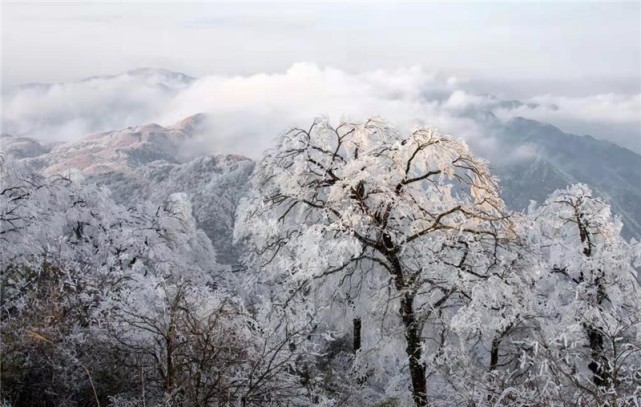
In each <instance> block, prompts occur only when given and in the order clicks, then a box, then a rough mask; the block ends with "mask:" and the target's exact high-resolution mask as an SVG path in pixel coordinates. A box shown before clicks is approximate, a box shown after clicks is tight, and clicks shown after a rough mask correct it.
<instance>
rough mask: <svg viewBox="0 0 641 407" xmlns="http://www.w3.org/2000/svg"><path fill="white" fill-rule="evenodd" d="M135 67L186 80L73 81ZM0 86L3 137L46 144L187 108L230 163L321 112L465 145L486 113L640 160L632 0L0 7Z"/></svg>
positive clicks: (638, 24)
mask: <svg viewBox="0 0 641 407" xmlns="http://www.w3.org/2000/svg"><path fill="white" fill-rule="evenodd" d="M140 67H154V68H165V69H169V70H172V71H178V72H183V73H186V74H188V75H191V76H194V77H197V78H199V79H198V80H197V81H191V82H189V85H188V86H187V85H185V86H182V85H180V83H169V82H170V80H169V79H167V78H165V77H164V76H163V75H164V74H161V75H160V77H158V76H157V75H155V74H153V72H156V71H145V72H148V73H149V72H151V73H150V74H145V75H140V74H138V75H133V76H132V75H119V76H114V77H102V78H98V79H94V80H93V81H88V82H87V81H85V82H78V80H80V79H82V78H86V77H89V76H99V75H113V74H117V73H121V72H124V71H128V70H131V69H135V68H140ZM139 73H140V72H139ZM170 76H171V75H170ZM159 78H160V79H159ZM163 78H164V79H163ZM2 81H3V83H2V85H3V86H2V89H3V93H2V120H1V122H0V130H2V131H4V132H9V133H11V134H13V135H22V136H32V137H36V138H41V139H46V140H75V139H77V138H79V137H82V136H85V135H87V134H90V133H92V132H97V131H106V130H113V129H118V128H122V127H126V126H130V125H136V124H142V123H148V122H152V121H153V122H157V123H161V124H163V125H168V124H171V123H173V122H175V121H177V120H180V119H181V118H184V117H186V116H188V115H191V114H195V113H199V112H206V113H209V114H210V115H211V116H212V117H216V118H217V121H218V124H219V126H218V128H217V129H216V132H217V135H220V134H223V133H224V134H226V135H227V136H226V137H227V138H226V139H225V141H224V142H222V141H219V140H217V142H216V143H214V144H215V146H216V147H217V148H218V147H220V146H221V145H222V144H224V143H226V142H228V141H229V140H235V139H238V138H239V137H240V135H243V134H244V135H245V136H243V137H245V138H244V139H243V140H245V141H246V142H243V143H241V144H242V145H241V146H240V150H241V151H245V150H247V149H250V148H254V149H257V148H258V147H256V146H260V147H263V146H267V145H268V144H269V143H270V142H271V140H272V137H273V136H274V135H275V134H277V133H278V132H279V131H281V130H282V129H284V128H286V127H287V126H288V125H292V124H293V123H298V122H299V121H300V122H302V123H306V121H309V120H311V119H312V118H313V117H314V116H316V115H319V114H329V115H330V116H331V117H332V118H334V119H336V118H337V117H340V116H341V115H349V116H352V117H366V116H371V115H381V116H383V117H386V118H388V119H391V120H392V121H393V122H395V123H397V124H398V125H401V126H412V125H414V124H416V123H418V122H421V123H425V124H433V125H437V126H440V127H441V128H442V129H445V130H447V131H453V132H456V133H457V134H459V135H462V136H464V137H466V138H467V139H474V138H475V137H476V138H477V139H478V134H479V133H482V132H483V130H481V129H480V128H477V126H476V125H474V126H471V127H470V126H469V123H470V119H474V120H476V119H478V118H479V117H481V116H482V114H481V112H486V113H487V112H492V113H493V114H494V115H496V116H497V117H500V118H501V119H502V120H509V119H510V118H512V117H517V116H520V117H526V118H531V119H535V120H539V121H543V122H547V123H551V124H554V125H556V126H559V127H560V128H561V129H562V130H564V131H567V132H572V133H575V134H580V135H583V134H590V135H593V136H595V137H597V138H602V139H607V140H610V141H613V142H615V143H618V144H620V145H623V146H626V147H628V148H631V149H632V150H634V151H636V152H638V153H641V2H629V3H588V2H574V3H554V2H536V3H534V2H530V3H525V2H522V3H514V2H513V3H498V2H495V3H478V2H476V3H470V2H468V3H456V4H453V3H444V2H440V3H425V4H394V3H376V4H364V3H352V4H337V3H334V4H320V3H319V4H285V3H281V4H273V3H272V4H266V3H235V4H232V3H225V4H214V3H206V2H202V3H167V2H160V1H156V2H141V3H131V2H109V3H79V2H75V3H27V2H24V1H21V2H15V3H7V2H3V3H2ZM178 81H179V82H180V81H181V80H178ZM27 82H52V83H63V82H64V83H63V84H60V85H56V86H53V87H20V88H16V87H15V85H17V84H21V83H27ZM512 99H518V100H520V101H521V102H523V103H522V104H520V105H512V104H510V103H511V102H507V103H508V104H507V105H506V104H501V103H500V101H506V100H512ZM240 117H242V120H240V121H239V120H238V118H240ZM223 124H224V126H223ZM238 126H240V127H238ZM261 143H262V144H261ZM477 144H478V143H477Z"/></svg>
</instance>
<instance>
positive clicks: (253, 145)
mask: <svg viewBox="0 0 641 407" xmlns="http://www.w3.org/2000/svg"><path fill="white" fill-rule="evenodd" d="M477 89H478V87H477V86H475V84H474V82H470V81H467V80H465V79H461V78H456V77H453V76H448V75H444V74H438V73H433V72H429V71H426V70H424V69H421V68H420V67H411V68H403V69H397V70H377V71H369V72H348V71H345V70H341V69H335V68H331V67H323V68H322V67H319V66H317V65H315V64H310V63H298V64H294V65H292V66H291V67H290V68H289V69H288V70H287V71H285V72H283V73H274V74H255V75H248V76H221V75H212V76H204V77H201V78H191V77H188V76H186V75H182V74H176V73H173V72H169V71H164V70H156V69H141V70H135V71H131V72H128V73H124V74H119V75H113V76H102V77H93V78H88V79H85V80H82V81H77V82H67V83H57V84H28V85H20V86H16V87H12V88H9V89H6V90H4V91H3V92H2V123H1V124H2V132H3V133H8V134H11V135H14V136H27V137H33V138H36V139H39V140H41V141H44V142H53V141H73V140H76V139H79V138H81V137H83V136H86V135H89V134H93V133H97V132H102V131H109V130H115V129H120V128H124V127H128V126H134V125H140V124H145V123H152V122H153V123H158V124H161V125H164V126H169V125H172V124H173V123H175V122H178V121H180V120H182V119H184V118H185V117H187V116H190V115H193V114H196V113H206V114H207V117H208V121H207V123H208V126H207V129H206V131H203V133H202V134H201V135H200V136H199V137H197V138H196V139H194V142H193V145H192V148H194V149H195V150H199V151H201V152H202V151H211V152H220V153H239V154H244V155H247V156H250V157H253V158H255V157H258V156H260V154H261V153H262V151H263V150H265V149H267V148H269V147H270V146H272V145H273V142H274V139H275V138H276V137H277V136H278V135H279V134H280V133H282V132H283V131H284V130H285V129H287V128H288V127H290V126H305V127H307V126H309V124H310V123H311V122H312V121H313V119H314V118H315V117H318V116H319V115H325V116H328V117H330V119H331V120H333V121H336V122H338V121H339V120H341V119H347V120H360V119H363V118H365V117H369V116H377V115H378V116H382V117H384V118H385V119H387V120H389V121H390V122H392V123H393V124H394V125H396V126H397V127H398V128H399V129H401V130H404V131H406V130H409V129H411V128H412V127H414V126H416V125H430V126H433V127H437V128H439V129H440V130H441V131H442V132H445V133H450V134H453V135H456V136H459V137H463V138H464V139H466V140H467V141H468V143H469V144H470V145H471V146H472V148H473V149H475V151H477V153H479V154H481V155H483V156H486V157H488V158H492V157H493V156H496V155H497V151H499V150H500V146H498V145H497V141H496V139H495V138H494V137H493V136H492V128H493V126H496V125H497V123H499V124H500V123H505V122H506V121H509V120H510V119H512V118H515V117H525V118H530V119H534V120H538V121H542V122H547V123H551V124H553V125H556V126H558V127H560V128H561V129H562V130H563V131H566V132H570V133H575V134H580V135H583V134H590V135H592V136H594V137H596V138H600V139H606V140H609V141H612V142H614V143H617V144H619V145H621V146H624V147H627V148H630V149H632V150H633V151H635V152H637V153H641V94H634V93H632V94H621V93H607V94H596V95H587V96H564V95H551V94H546V95H538V96H533V97H528V98H527V99H526V100H523V99H521V100H513V99H510V98H509V97H506V96H505V95H508V96H509V94H510V90H509V89H497V92H496V94H500V95H503V96H502V97H496V96H493V95H490V94H487V93H483V92H480V91H478V90H477ZM520 153H522V154H528V153H529V152H528V151H525V150H524V151H522V152H520ZM520 153H518V154H513V155H512V158H517V159H518V156H519V154H520Z"/></svg>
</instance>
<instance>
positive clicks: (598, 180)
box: [0, 69, 641, 264]
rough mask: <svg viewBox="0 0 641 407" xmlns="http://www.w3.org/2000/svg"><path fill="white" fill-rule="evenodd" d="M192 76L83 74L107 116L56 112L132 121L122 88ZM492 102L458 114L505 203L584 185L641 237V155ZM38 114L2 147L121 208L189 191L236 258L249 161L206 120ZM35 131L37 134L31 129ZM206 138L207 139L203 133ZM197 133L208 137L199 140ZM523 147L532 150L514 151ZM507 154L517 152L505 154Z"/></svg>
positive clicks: (176, 85) (171, 87)
mask: <svg viewBox="0 0 641 407" xmlns="http://www.w3.org/2000/svg"><path fill="white" fill-rule="evenodd" d="M195 81H196V79H195V78H191V77H189V76H187V75H184V74H180V73H176V72H170V71H166V70H157V69H139V70H135V71H130V72H127V73H125V74H120V75H114V76H101V77H93V78H88V79H85V80H83V81H80V82H75V83H72V85H71V86H72V87H79V88H81V89H84V90H85V91H86V92H90V93H91V92H94V91H95V89H98V88H101V87H105V84H109V89H113V100H112V96H111V95H112V94H111V93H109V95H108V96H109V97H108V98H107V99H106V100H109V101H112V102H113V103H114V109H115V110H113V111H111V115H112V116H113V117H111V118H109V120H107V119H106V118H103V117H102V116H100V114H98V113H99V112H96V111H94V110H95V109H93V105H90V106H85V107H86V108H82V107H78V109H76V110H74V111H73V112H72V111H69V112H67V110H68V109H66V108H65V109H66V110H64V112H62V113H69V114H72V113H74V114H78V115H79V117H80V116H81V117H84V119H83V120H84V121H83V123H85V124H87V123H89V124H91V126H93V124H96V123H97V124H96V126H97V128H105V126H108V125H113V121H112V120H111V119H113V118H114V117H116V116H117V117H116V118H117V119H118V120H120V119H122V118H124V119H122V120H124V121H125V122H130V121H131V120H130V119H131V118H132V117H133V116H128V115H127V109H129V107H128V106H129V105H131V106H132V108H133V109H139V110H140V109H142V110H141V111H143V113H144V114H151V113H150V112H151V111H152V110H153V109H152V110H149V109H148V108H147V107H144V106H143V107H140V106H137V105H135V102H136V101H137V100H138V99H136V96H135V95H136V92H133V93H131V94H130V95H129V96H128V99H127V98H125V100H124V101H122V100H121V102H119V103H116V102H117V101H118V100H120V99H118V98H119V96H117V95H118V94H122V93H123V92H125V90H126V89H129V88H131V87H134V88H135V90H136V91H137V92H142V93H145V94H152V95H154V97H156V98H159V99H161V100H160V101H159V103H164V102H163V101H169V100H170V99H164V98H165V97H166V95H169V94H171V95H173V94H175V93H177V92H179V91H180V90H181V89H185V88H188V87H189V86H191V85H192V84H193V83H194V82H195ZM61 89H63V90H61ZM64 89H67V88H65V87H64V86H63V84H30V85H22V86H21V87H17V88H14V89H11V90H9V91H8V92H5V93H3V98H7V100H13V101H15V100H16V99H15V98H23V97H27V96H29V97H31V96H33V97H35V96H38V95H42V96H43V97H44V95H51V94H52V93H55V92H59V91H60V92H68V90H64ZM21 92H22V93H21ZM24 92H26V93H24ZM25 95H26V96H25ZM12 98H13V99H12ZM121 99H122V98H121ZM29 100H31V99H29ZM34 100H37V98H36V99H34ZM104 100H105V99H104V98H102V99H100V102H101V103H104ZM499 102H500V101H498V99H497V101H496V103H494V104H498V105H497V106H499V107H505V106H504V105H505V104H506V103H508V104H510V106H511V105H513V104H515V103H516V104H518V103H520V102H518V101H507V102H505V101H503V102H500V103H499ZM96 103H98V101H96ZM134 105H135V106H134ZM96 106H98V105H97V104H96ZM100 106H102V105H100ZM492 106H493V105H492V104H490V106H489V107H487V108H483V109H476V110H471V111H468V110H469V109H468V110H465V111H461V112H460V114H461V115H463V116H462V117H463V118H464V119H465V120H467V119H470V118H471V119H472V120H474V121H475V122H476V123H481V127H482V128H483V129H485V130H484V131H486V132H487V133H488V134H489V135H490V136H491V137H492V138H493V139H494V140H495V141H496V142H497V144H498V145H499V152H498V153H494V158H492V157H489V158H490V165H491V167H492V171H493V172H494V174H496V175H497V176H498V177H499V178H500V180H501V185H502V190H503V191H502V192H503V197H504V199H505V200H506V202H507V203H508V205H510V206H511V208H513V209H515V210H524V209H525V208H527V206H528V205H529V204H530V201H531V200H535V201H538V202H541V201H543V200H545V198H546V197H547V196H548V195H549V194H550V193H551V192H552V191H554V190H555V189H558V188H563V187H565V186H567V185H570V184H573V183H577V182H582V183H586V184H588V185H590V186H591V187H592V188H593V190H594V191H595V193H596V194H598V195H600V196H602V197H604V198H605V199H607V200H608V201H609V202H610V204H611V205H612V208H613V211H614V212H615V213H616V214H617V215H619V216H621V218H622V220H623V223H624V230H623V233H624V235H625V236H626V237H628V238H630V237H635V238H637V239H639V237H641V156H639V155H638V154H636V153H635V152H633V151H631V150H628V149H626V148H623V147H620V146H618V145H616V144H613V143H611V142H607V141H602V140H598V139H595V138H593V137H590V136H576V135H572V134H568V133H565V132H563V131H561V130H560V129H558V128H556V127H554V126H551V125H548V124H545V123H541V122H537V121H533V120H527V119H523V118H516V119H511V120H499V119H498V118H497V117H496V116H494V114H493V110H492V108H493V107H492ZM494 107H496V106H494ZM101 108H102V107H101ZM83 109H84V110H83ZM145 109H147V110H145ZM148 110H149V111H148ZM138 113H140V112H138ZM34 114H35V115H36V116H34V118H31V116H29V117H23V116H12V117H14V119H11V120H8V119H7V118H6V117H5V116H3V119H5V123H3V124H4V126H3V128H4V129H5V131H9V132H13V134H12V135H10V134H2V135H1V136H0V148H1V151H2V152H3V153H5V154H10V155H13V156H14V157H16V158H17V159H20V160H23V161H25V162H28V163H29V164H30V165H32V166H33V167H34V168H36V169H37V170H39V171H41V172H42V173H44V174H46V175H52V174H56V173H63V174H65V173H66V174H71V173H76V174H79V175H81V176H82V177H83V178H84V179H85V181H86V182H92V183H96V184H99V185H103V186H106V187H108V188H109V189H110V190H111V194H112V196H113V198H114V199H115V200H116V201H118V202H120V203H123V204H132V203H134V202H136V201H139V200H151V201H157V202H160V201H162V200H163V199H164V198H165V197H167V196H168V195H169V194H171V193H174V192H185V193H187V194H189V195H191V198H192V201H193V208H194V216H195V218H196V220H197V222H198V224H199V227H200V228H202V229H203V230H204V231H205V232H206V233H207V234H208V235H209V237H210V238H211V239H212V241H213V243H214V245H215V247H216V248H217V249H218V253H219V257H220V258H219V260H220V262H221V263H226V264H232V263H234V261H235V259H236V258H237V257H236V256H237V253H235V252H234V248H233V245H232V244H231V241H232V230H233V222H234V213H235V209H236V206H237V204H238V202H239V200H240V198H241V197H242V196H243V194H244V193H245V192H246V190H247V186H248V185H247V182H248V179H249V176H250V175H251V173H252V171H253V168H254V161H252V160H251V159H249V158H247V157H244V156H240V155H225V154H215V153H216V152H221V151H217V146H216V145H215V143H212V142H211V140H215V139H216V137H209V136H211V134H209V133H212V132H215V131H216V130H212V127H210V126H208V121H209V120H210V117H209V116H207V115H205V114H197V115H194V116H190V117H187V118H185V119H184V120H182V121H180V122H178V123H176V124H174V125H170V126H161V125H158V124H144V125H136V126H130V127H125V128H121V129H118V130H110V131H104V132H99V133H95V134H91V135H88V136H86V137H84V138H81V139H79V140H76V141H71V142H66V143H51V142H45V141H42V140H43V138H42V137H41V138H39V139H36V138H32V137H29V136H30V134H33V133H37V134H41V131H42V129H45V130H46V128H47V127H46V126H45V125H47V126H53V127H55V126H56V125H57V123H58V116H56V114H61V113H60V112H58V111H57V110H55V111H52V112H50V113H47V114H46V115H45V116H42V117H41V116H37V114H36V113H34ZM144 114H143V115H142V116H143V117H146V116H145V115H144ZM136 117H137V116H136ZM18 119H20V120H19V121H16V120H18ZM32 119H33V120H32ZM125 119H126V120H125ZM7 120H8V121H7ZM12 120H13V121H12ZM118 120H116V122H118V123H120V121H118ZM18 124H20V125H18ZM34 126H35V127H34ZM43 126H44V127H43ZM65 126H66V125H65ZM91 126H90V127H91ZM35 128H38V129H40V131H39V132H38V131H31V129H35ZM63 128H66V127H64V126H63ZM92 128H93V127H92ZM208 132H209V133H208ZM203 134H208V136H207V137H204V138H203V137H202V136H203ZM213 136H215V134H214V135H213ZM263 136H264V135H263ZM203 139H204V140H205V141H206V140H210V141H209V142H206V145H203ZM212 151H213V152H214V154H211V153H210V152H212ZM522 151H527V152H528V153H527V154H519V153H518V152H522ZM254 153H255V152H254ZM249 154H251V153H248V155H249ZM505 157H517V158H516V159H502V158H505Z"/></svg>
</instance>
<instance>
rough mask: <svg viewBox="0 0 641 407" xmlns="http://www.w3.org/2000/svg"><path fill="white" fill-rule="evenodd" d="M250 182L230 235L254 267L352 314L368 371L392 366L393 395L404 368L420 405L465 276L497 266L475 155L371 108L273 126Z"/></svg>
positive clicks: (486, 187) (489, 182)
mask: <svg viewBox="0 0 641 407" xmlns="http://www.w3.org/2000/svg"><path fill="white" fill-rule="evenodd" d="M252 185H253V188H254V190H253V194H252V195H250V197H249V198H248V199H247V200H246V201H245V202H244V203H243V204H241V208H240V209H239V218H240V221H239V224H238V226H237V229H236V236H237V238H238V239H242V238H245V239H247V241H248V244H249V245H250V247H251V248H252V249H253V251H254V253H255V258H254V261H253V264H254V265H257V266H258V267H259V268H260V269H261V271H262V272H263V273H265V274H266V275H268V276H270V277H269V278H271V281H272V282H273V281H277V282H279V283H283V282H285V284H288V285H286V289H285V290H286V292H287V293H290V294H292V293H302V294H303V295H304V296H306V298H307V299H308V300H309V301H311V302H315V301H321V302H322V301H325V303H324V304H323V305H319V306H318V309H317V310H319V312H320V311H322V309H326V308H327V307H330V309H333V308H332V307H333V305H332V304H334V305H335V304H336V303H338V304H339V305H340V308H342V309H349V310H350V311H349V312H348V313H349V314H351V315H352V316H353V318H354V319H356V320H358V319H362V321H359V322H358V324H354V326H357V327H358V326H362V328H360V329H362V331H363V333H362V334H361V335H362V337H363V342H364V343H363V344H362V345H361V346H362V348H361V349H359V354H361V355H363V356H364V359H363V363H366V362H365V360H366V359H367V358H366V357H365V356H366V355H372V354H373V355H375V356H374V358H375V359H377V360H378V362H377V363H376V366H374V367H373V369H375V370H376V369H378V370H385V369H392V370H394V367H396V375H395V376H392V377H394V378H393V380H388V382H389V383H388V384H387V389H386V392H387V393H388V394H392V395H394V396H395V397H401V398H403V397H406V394H407V393H403V392H404V389H407V387H406V386H405V385H404V383H407V381H406V379H403V378H402V376H399V373H400V372H401V371H402V370H403V369H405V368H406V369H407V371H408V372H409V379H410V382H411V398H409V400H413V402H414V403H415V404H416V405H419V406H424V405H427V403H428V398H429V397H428V384H427V381H428V376H431V375H433V374H434V373H435V366H438V365H439V364H441V365H442V364H445V363H446V362H445V361H446V360H447V358H448V355H449V354H450V350H452V349H453V348H454V347H455V345H453V344H452V343H451V341H450V338H449V334H450V332H451V328H452V326H451V321H452V317H453V316H454V315H455V313H456V312H457V310H459V309H461V307H463V305H464V304H466V303H468V302H469V301H470V300H473V296H474V295H476V294H475V287H481V285H482V284H481V283H486V282H488V281H494V280H503V281H504V277H505V276H504V275H502V273H503V272H505V270H506V268H505V267H503V266H505V265H504V264H503V259H502V256H501V253H500V252H501V250H502V246H503V243H504V241H505V240H506V239H508V238H511V237H513V235H514V230H513V228H512V227H511V223H510V221H509V219H508V218H507V216H506V211H505V208H504V204H503V201H502V200H501V199H500V197H499V188H498V185H497V182H496V179H495V178H493V177H492V175H491V174H490V172H489V170H488V168H487V165H486V164H485V163H484V162H483V161H482V160H479V159H477V158H475V157H474V156H473V155H472V154H471V153H470V152H469V150H468V148H467V146H466V145H465V143H464V142H462V141H460V140H456V139H454V138H452V137H449V136H443V135H441V134H439V133H438V132H437V131H435V130H433V129H429V128H418V129H416V130H414V131H413V132H412V133H411V134H409V135H402V134H400V133H399V132H397V131H396V130H394V129H393V128H391V127H390V126H389V125H387V124H386V123H385V122H383V121H382V120H379V119H370V120H367V121H365V122H362V123H355V124H354V123H341V124H340V125H338V126H337V127H332V126H331V125H330V124H329V123H328V122H327V121H326V120H317V121H315V122H314V123H313V124H312V126H311V127H310V128H309V129H299V128H295V129H292V130H290V131H288V132H287V133H286V134H284V135H283V136H282V137H281V139H280V141H279V143H278V147H277V148H276V149H275V150H274V151H272V152H271V153H269V154H268V155H267V156H266V157H265V158H264V159H263V160H261V161H260V162H259V163H258V164H257V167H256V170H255V172H254V175H253V179H252ZM507 284H509V283H507ZM495 288H496V287H495ZM479 289H480V288H479ZM290 298H291V295H290ZM309 301H308V302H309ZM318 304H320V303H318ZM328 304H329V305H328ZM348 305H349V306H348ZM506 305H507V304H506V303H504V304H503V305H502V306H501V308H500V309H503V310H504V311H505V312H503V315H505V318H506V319H509V318H510V317H512V318H514V315H511V310H509V309H506ZM392 311H394V312H395V313H396V316H395V317H394V316H392V317H391V318H390V316H391V315H390V314H392ZM489 311H490V312H492V310H489ZM343 314H345V311H343ZM495 314H496V315H497V316H498V317H500V315H501V314H500V313H495ZM307 315H309V314H307ZM340 315H341V313H339V312H332V314H331V316H332V318H329V319H328V318H325V320H323V319H322V318H321V319H319V322H321V323H325V326H331V321H330V320H333V321H334V323H335V322H336V320H338V319H340V318H339V316H340ZM372 316H373V318H372ZM319 318H320V317H319ZM470 321H471V319H470ZM474 321H475V323H484V322H483V320H482V319H475V320H474ZM398 322H400V324H398ZM507 324H509V322H507V323H506V325H505V326H507ZM349 326H350V327H351V326H352V324H349ZM505 326H504V327H503V328H505ZM377 332H378V333H380V336H378V338H385V339H384V340H380V339H376V337H377ZM357 335H358V333H357ZM400 349H404V357H401V355H402V354H403V352H402V351H401V353H400V354H399V352H398V351H399V350H400ZM374 358H371V359H370V362H372V361H373V359H374ZM366 364H367V363H366ZM365 370H366V371H367V369H365ZM366 371H365V372H361V373H363V374H365V375H367V372H366ZM388 379H389V377H388ZM434 380H435V381H436V380H437V379H434ZM442 385H443V383H436V382H435V387H441V388H442ZM405 400H408V399H407V398H405Z"/></svg>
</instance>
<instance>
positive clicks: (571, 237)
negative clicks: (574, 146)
mask: <svg viewBox="0 0 641 407" xmlns="http://www.w3.org/2000/svg"><path fill="white" fill-rule="evenodd" d="M530 215H531V218H532V220H533V225H534V227H535V229H534V233H535V234H536V235H537V236H538V238H537V239H536V240H537V242H536V243H537V245H535V247H536V246H538V248H539V251H540V256H541V259H542V260H543V261H544V263H545V264H546V268H547V271H548V273H547V275H546V276H545V278H544V279H543V280H542V281H541V282H540V283H539V287H538V289H539V291H540V292H541V297H542V298H544V300H541V301H540V302H539V304H540V307H541V309H540V312H539V314H540V315H541V317H542V320H541V324H540V326H541V335H540V338H541V342H542V343H541V344H542V346H541V347H540V348H541V355H542V356H544V357H545V363H544V367H545V368H546V370H547V373H546V375H547V376H548V378H549V379H548V380H550V381H552V380H551V378H556V379H557V383H562V385H561V386H558V385H557V387H558V390H559V393H560V394H559V395H558V397H562V398H564V399H566V400H567V399H570V400H572V401H574V402H579V403H581V402H589V403H594V404H597V405H628V403H632V400H636V399H637V398H638V397H639V389H640V388H641V387H640V386H641V368H640V366H641V286H640V285H639V280H638V276H637V271H636V270H635V268H634V265H635V261H637V262H638V259H639V257H640V256H639V255H640V254H641V250H640V249H641V247H640V246H639V244H638V243H636V242H634V241H633V242H631V243H630V242H626V241H625V240H624V239H623V238H622V236H621V227H622V224H621V222H620V220H619V219H618V218H616V217H614V216H613V215H612V213H611V211H610V206H609V205H608V204H607V202H605V201H604V200H603V199H601V198H599V197H596V196H594V195H593V193H592V191H591V190H590V188H589V187H588V186H586V185H583V184H577V185H573V186H571V187H568V188H566V189H563V190H558V191H555V192H554V193H553V194H551V195H550V197H549V198H548V199H547V200H546V201H545V202H544V203H542V204H541V205H540V206H538V207H535V208H532V211H531V214H530ZM636 265H637V266H638V263H637V264H636ZM546 388H548V389H554V388H555V386H554V385H547V386H546ZM564 393H565V394H564Z"/></svg>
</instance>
